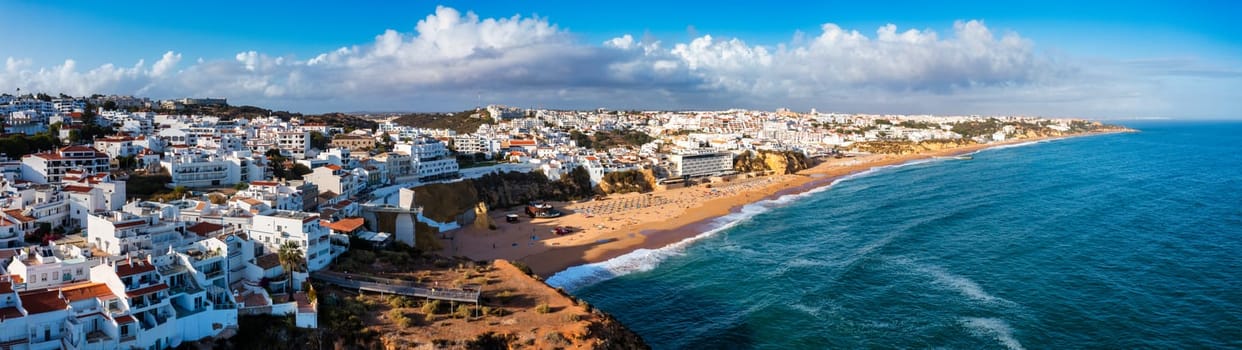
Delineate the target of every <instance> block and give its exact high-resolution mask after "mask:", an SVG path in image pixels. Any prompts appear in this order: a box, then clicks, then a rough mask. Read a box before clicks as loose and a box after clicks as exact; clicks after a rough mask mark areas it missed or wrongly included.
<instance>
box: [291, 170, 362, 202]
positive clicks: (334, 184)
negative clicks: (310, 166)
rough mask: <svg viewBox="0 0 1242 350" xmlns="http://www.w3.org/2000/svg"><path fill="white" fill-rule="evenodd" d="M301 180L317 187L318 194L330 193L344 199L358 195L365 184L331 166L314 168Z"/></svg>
mask: <svg viewBox="0 0 1242 350" xmlns="http://www.w3.org/2000/svg"><path fill="white" fill-rule="evenodd" d="M302 179H303V180H305V181H306V182H310V183H313V184H315V185H316V186H318V187H319V192H320V193H324V192H329V191H331V192H332V193H335V194H337V195H340V196H342V197H345V198H349V197H352V196H354V195H355V194H358V191H361V190H362V188H363V186H364V184H365V183H366V179H363V178H361V177H360V176H358V175H357V174H354V173H353V172H350V171H346V170H345V169H344V168H341V167H340V166H336V165H333V164H328V165H325V166H321V167H318V168H315V169H314V170H312V171H311V173H310V174H306V175H304V176H302Z"/></svg>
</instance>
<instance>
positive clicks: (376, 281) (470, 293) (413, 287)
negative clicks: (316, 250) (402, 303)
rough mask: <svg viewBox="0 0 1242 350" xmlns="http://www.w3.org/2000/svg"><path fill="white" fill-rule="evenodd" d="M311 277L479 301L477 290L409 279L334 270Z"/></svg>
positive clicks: (385, 290) (366, 287) (380, 289)
mask: <svg viewBox="0 0 1242 350" xmlns="http://www.w3.org/2000/svg"><path fill="white" fill-rule="evenodd" d="M311 278H313V279H316V280H320V281H323V282H326V283H330V284H334V285H337V286H341V287H345V288H353V289H358V290H366V291H372V292H380V293H388V294H399V295H405V296H412V297H419V298H429V299H438V300H447V301H460V302H467V303H477V302H479V291H477V290H465V289H443V288H425V287H423V286H420V285H418V284H415V283H413V282H409V281H402V280H394V279H388V278H379V277H369V276H358V275H352V276H351V275H345V274H341V273H336V272H322V271H320V272H313V273H311Z"/></svg>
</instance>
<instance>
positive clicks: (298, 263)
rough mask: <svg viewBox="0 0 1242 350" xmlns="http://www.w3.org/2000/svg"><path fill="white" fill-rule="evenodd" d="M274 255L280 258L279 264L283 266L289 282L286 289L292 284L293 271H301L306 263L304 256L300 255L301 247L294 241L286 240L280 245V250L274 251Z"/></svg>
mask: <svg viewBox="0 0 1242 350" xmlns="http://www.w3.org/2000/svg"><path fill="white" fill-rule="evenodd" d="M276 256H277V257H278V258H280V266H281V267H282V268H284V270H285V275H286V276H287V278H288V280H289V283H287V285H286V286H285V289H286V291H288V289H289V288H290V287H292V286H293V271H299V272H301V271H302V270H303V268H302V267H303V266H305V265H306V261H305V258H304V257H303V255H302V247H300V246H298V244H297V243H296V242H293V241H287V242H285V244H282V245H281V246H280V250H279V251H277V252H276Z"/></svg>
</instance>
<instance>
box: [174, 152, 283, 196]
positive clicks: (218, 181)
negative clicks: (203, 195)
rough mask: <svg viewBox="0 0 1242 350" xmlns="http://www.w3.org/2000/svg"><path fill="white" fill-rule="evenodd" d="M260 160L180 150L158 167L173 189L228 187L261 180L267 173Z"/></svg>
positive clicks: (242, 155)
mask: <svg viewBox="0 0 1242 350" xmlns="http://www.w3.org/2000/svg"><path fill="white" fill-rule="evenodd" d="M261 158H262V157H255V156H252V155H251V154H250V152H249V151H236V152H229V153H224V154H221V153H212V152H208V151H205V150H202V149H197V148H191V149H185V148H182V149H176V150H174V151H169V152H167V153H166V154H165V156H164V160H163V161H161V162H160V165H162V166H163V167H164V169H167V170H168V172H169V174H170V175H172V182H171V185H172V186H186V187H213V186H229V185H233V184H236V183H238V182H243V181H259V180H262V179H264V178H265V177H266V175H267V173H266V171H267V169H266V167H265V166H264V165H263V160H262V159H261Z"/></svg>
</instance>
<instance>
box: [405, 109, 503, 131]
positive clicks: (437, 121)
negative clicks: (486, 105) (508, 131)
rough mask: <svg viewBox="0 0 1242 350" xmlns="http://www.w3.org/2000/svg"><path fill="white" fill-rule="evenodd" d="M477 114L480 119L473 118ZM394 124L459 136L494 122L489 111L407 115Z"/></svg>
mask: <svg viewBox="0 0 1242 350" xmlns="http://www.w3.org/2000/svg"><path fill="white" fill-rule="evenodd" d="M475 113H479V117H477V118H475V117H471V115H474V114H475ZM393 123H397V124H399V125H405V126H411V127H416V128H430V129H449V130H453V131H456V132H457V133H459V134H468V133H473V132H475V131H478V130H479V125H483V124H492V123H493V121H492V118H491V117H490V116H488V115H487V111H479V112H475V111H474V110H466V111H461V112H457V113H412V114H406V115H403V116H401V117H399V118H397V119H396V120H394V121H393Z"/></svg>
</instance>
